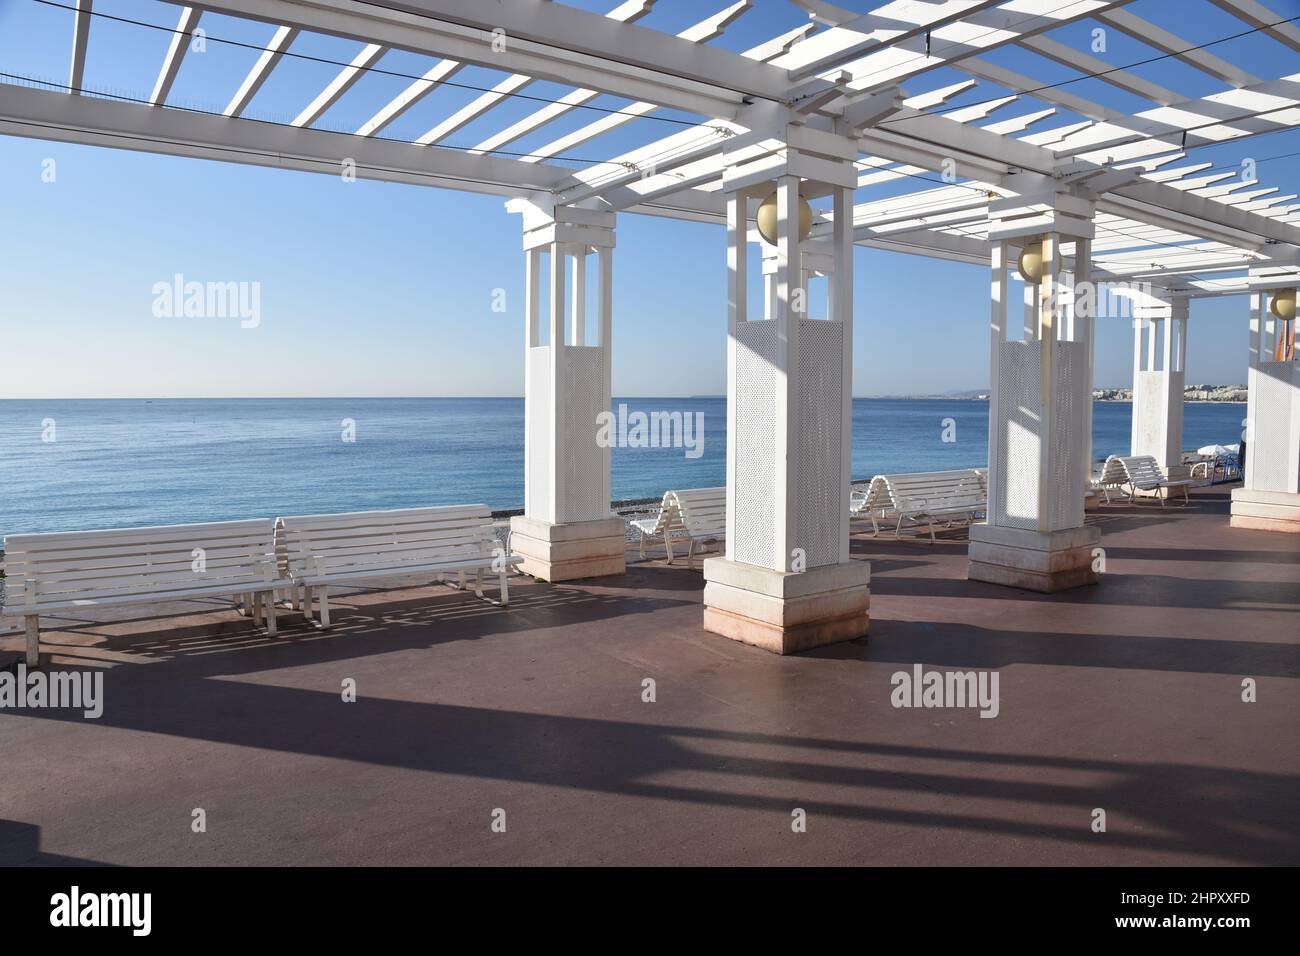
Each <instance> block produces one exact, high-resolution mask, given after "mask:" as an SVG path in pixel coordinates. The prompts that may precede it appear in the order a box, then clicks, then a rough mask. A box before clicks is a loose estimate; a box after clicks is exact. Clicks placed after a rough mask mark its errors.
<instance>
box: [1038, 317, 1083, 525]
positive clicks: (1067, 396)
mask: <svg viewBox="0 0 1300 956" xmlns="http://www.w3.org/2000/svg"><path fill="white" fill-rule="evenodd" d="M1053 349H1054V350H1055V352H1056V391H1055V397H1056V407H1055V411H1054V419H1053V421H1051V422H1050V423H1049V425H1050V432H1049V435H1048V454H1049V456H1050V457H1049V458H1048V461H1049V462H1050V464H1051V472H1050V473H1051V482H1052V485H1051V488H1050V490H1049V494H1048V515H1047V529H1048V530H1049V531H1060V530H1063V529H1065V528H1078V527H1080V526H1081V525H1082V524H1083V495H1084V487H1083V480H1084V469H1083V467H1082V463H1081V462H1080V458H1081V457H1082V456H1083V453H1084V451H1085V449H1086V446H1087V443H1086V442H1085V441H1084V434H1083V423H1084V403H1085V402H1091V401H1092V394H1091V390H1090V389H1085V386H1086V383H1087V382H1088V353H1087V349H1086V347H1085V346H1083V345H1081V344H1079V343H1077V342H1058V343H1056V344H1055V345H1054V346H1053Z"/></svg>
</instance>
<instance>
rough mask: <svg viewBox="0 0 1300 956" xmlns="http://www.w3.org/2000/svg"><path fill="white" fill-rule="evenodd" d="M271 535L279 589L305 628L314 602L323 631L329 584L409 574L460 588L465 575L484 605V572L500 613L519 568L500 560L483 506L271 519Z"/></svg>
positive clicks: (508, 558)
mask: <svg viewBox="0 0 1300 956" xmlns="http://www.w3.org/2000/svg"><path fill="white" fill-rule="evenodd" d="M275 533H276V550H277V553H278V555H279V558H280V566H281V573H282V574H283V576H284V578H285V579H286V582H284V583H288V584H289V585H290V586H291V587H293V588H296V589H299V593H300V594H301V598H300V599H298V600H297V601H296V602H295V603H296V604H297V605H298V606H300V607H301V609H302V611H303V615H304V616H305V617H306V618H308V619H309V620H310V619H311V617H312V604H313V598H315V599H316V600H318V601H319V604H320V626H321V627H322V628H328V627H329V626H330V612H329V588H330V585H332V584H341V583H344V582H352V581H360V580H365V579H368V578H392V577H400V576H403V575H412V574H418V575H429V576H432V577H433V578H434V579H435V580H438V581H441V580H442V579H443V575H445V574H447V573H451V572H455V573H456V574H457V576H458V578H459V581H458V585H457V586H459V587H461V588H464V587H465V573H466V572H467V571H473V572H474V573H475V584H474V593H475V594H476V595H478V596H479V597H483V596H484V595H483V572H484V571H491V572H493V573H495V574H496V575H497V581H498V584H499V587H500V589H501V599H500V601H499V602H497V603H500V604H501V606H503V607H504V606H505V605H507V604H509V603H510V586H509V584H508V583H507V581H506V574H507V572H508V571H509V569H510V567H511V566H512V565H516V564H519V563H521V562H522V561H523V558H522V557H519V556H517V555H507V554H506V553H505V549H504V548H502V546H501V543H500V541H499V540H498V539H497V536H496V532H495V530H494V529H493V525H492V512H491V511H489V510H488V507H487V505H451V506H447V507H438V508H401V509H396V510H391V511H357V512H352V513H349V514H333V515H298V516H296V517H289V518H279V519H277V520H276V523H275Z"/></svg>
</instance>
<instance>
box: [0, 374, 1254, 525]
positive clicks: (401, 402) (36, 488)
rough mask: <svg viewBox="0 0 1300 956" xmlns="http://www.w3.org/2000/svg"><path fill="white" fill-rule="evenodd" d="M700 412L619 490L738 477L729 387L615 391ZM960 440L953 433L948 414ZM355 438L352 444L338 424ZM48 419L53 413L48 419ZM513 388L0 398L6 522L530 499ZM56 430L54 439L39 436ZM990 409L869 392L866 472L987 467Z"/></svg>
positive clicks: (862, 432) (857, 466)
mask: <svg viewBox="0 0 1300 956" xmlns="http://www.w3.org/2000/svg"><path fill="white" fill-rule="evenodd" d="M620 402H623V403H626V404H627V405H628V408H629V410H631V411H637V410H640V411H645V412H650V411H654V410H662V411H683V412H686V411H689V412H697V411H698V412H702V413H703V415H704V445H703V454H702V455H701V456H700V457H698V458H695V459H690V458H687V457H685V455H684V453H683V450H682V449H627V448H616V449H615V450H614V455H613V461H614V464H613V485H614V487H613V491H614V497H615V498H616V499H623V498H647V497H653V496H658V495H660V494H662V493H663V492H664V490H665V489H668V488H680V487H700V486H707V485H720V484H723V483H724V482H725V458H726V424H727V416H726V401H725V399H723V398H697V399H645V398H620V399H616V400H615V405H616V406H617V404H618V403H620ZM1244 415H1245V407H1244V406H1242V405H1222V404H1220V405H1210V404H1205V405H1188V406H1187V408H1186V421H1185V430H1184V442H1183V445H1184V447H1186V448H1196V447H1198V446H1201V445H1207V444H1210V443H1212V442H1218V443H1222V444H1230V443H1232V442H1235V441H1237V440H1238V436H1239V435H1240V433H1241V419H1242V418H1243V416H1244ZM1129 416H1130V408H1129V405H1128V404H1123V403H1097V404H1096V406H1095V413H1094V416H1093V424H1094V427H1093V447H1094V452H1095V454H1096V456H1097V457H1104V456H1105V455H1107V454H1110V453H1112V452H1122V451H1127V449H1128V443H1129ZM945 418H952V419H954V420H955V422H956V441H955V442H951V443H946V442H944V441H942V440H941V438H942V431H943V420H944V419H945ZM344 419H351V420H352V421H354V422H355V423H356V424H355V439H356V440H355V441H354V442H345V441H343V440H342V433H343V424H342V423H343V421H344ZM51 420H52V421H51ZM523 420H524V406H523V400H522V399H515V398H422V399H389V398H383V399H333V398H329V399H231V400H222V399H184V400H167V399H156V400H154V401H151V402H150V401H145V400H95V401H74V400H62V401H45V400H21V401H0V533H3V534H15V533H21V532H40V531H68V530H79V529H89V528H113V527H131V526H138V525H149V524H173V523H181V522H187V521H217V520H224V519H233V518H247V517H259V516H265V517H270V516H276V515H286V514H311V513H318V512H331V511H359V510H364V509H368V508H400V507H413V506H418V505H436V504H455V503H467V502H485V503H486V504H488V505H490V506H491V507H492V508H494V509H507V508H521V507H523V493H524V486H523V467H524V466H523V447H522V444H521V435H522V430H523ZM43 437H44V438H53V440H52V441H46V440H43ZM987 441H988V404H987V403H986V402H982V401H947V400H932V401H931V400H925V401H915V400H907V401H902V400H889V399H859V400H858V401H855V402H854V407H853V475H854V477H855V478H865V477H870V476H871V475H873V474H878V473H882V472H884V473H888V472H899V471H929V470H937V469H942V468H960V467H971V466H976V465H983V464H984V463H985V461H986V458H987Z"/></svg>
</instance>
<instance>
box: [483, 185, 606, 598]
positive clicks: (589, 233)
mask: <svg viewBox="0 0 1300 956" xmlns="http://www.w3.org/2000/svg"><path fill="white" fill-rule="evenodd" d="M506 206H507V208H508V209H511V210H512V211H515V212H521V213H523V216H524V270H525V289H526V291H525V323H524V324H525V343H524V344H525V350H524V354H525V360H524V361H525V367H524V376H525V378H524V514H523V515H522V516H516V517H513V518H511V519H510V549H511V551H512V552H513V553H514V554H517V555H520V556H522V557H523V559H524V560H523V563H522V564H520V565H519V569H520V570H521V571H523V572H524V573H525V574H531V575H533V576H534V577H536V578H538V579H539V580H544V581H568V580H573V579H576V578H589V577H598V576H602V575H608V574H622V573H623V571H624V570H625V551H626V547H627V546H626V543H625V538H624V527H625V526H624V522H623V519H622V518H619V517H617V516H615V515H612V514H611V513H610V498H611V493H610V448H609V447H608V445H604V446H602V444H601V443H600V442H598V441H597V435H598V430H599V429H598V416H599V415H601V413H608V412H609V409H610V404H611V403H610V356H611V352H610V333H611V327H612V321H611V312H612V289H611V281H612V277H613V271H612V269H613V251H614V214H613V213H606V212H600V211H593V210H587V209H575V208H570V207H556V208H555V209H553V210H550V211H544V210H540V209H538V208H537V207H536V206H534V205H532V204H531V203H527V202H524V201H522V200H511V201H510V202H509V203H507V204H506ZM593 259H594V260H595V262H594V265H595V268H596V269H597V270H598V278H599V281H598V287H599V293H598V295H597V297H596V298H597V309H598V313H599V321H598V323H597V324H598V326H599V341H597V342H591V341H588V336H587V321H586V318H587V314H586V307H587V302H586V270H587V268H588V266H589V265H590V264H592V263H591V260H593ZM543 269H545V270H546V274H547V277H548V284H549V295H548V299H549V309H548V310H547V315H546V319H547V321H546V325H545V328H546V330H547V333H548V334H547V336H546V341H543V340H542V330H543V327H544V326H543V322H542V308H541V306H542V303H541V296H540V294H539V291H540V285H541V283H540V280H541V276H542V274H543ZM566 303H568V304H569V307H568V308H567V309H566ZM566 318H567V320H568V321H566Z"/></svg>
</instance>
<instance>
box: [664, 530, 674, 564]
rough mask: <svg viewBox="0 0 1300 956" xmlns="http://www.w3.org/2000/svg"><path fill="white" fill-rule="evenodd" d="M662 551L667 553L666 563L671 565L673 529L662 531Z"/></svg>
mask: <svg viewBox="0 0 1300 956" xmlns="http://www.w3.org/2000/svg"><path fill="white" fill-rule="evenodd" d="M664 550H665V551H667V552H668V563H669V564H672V563H673V529H672V528H668V529H667V530H665V531H664Z"/></svg>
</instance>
